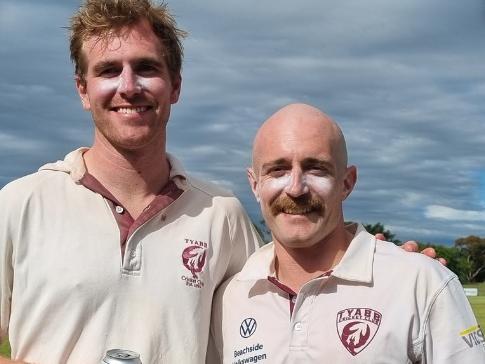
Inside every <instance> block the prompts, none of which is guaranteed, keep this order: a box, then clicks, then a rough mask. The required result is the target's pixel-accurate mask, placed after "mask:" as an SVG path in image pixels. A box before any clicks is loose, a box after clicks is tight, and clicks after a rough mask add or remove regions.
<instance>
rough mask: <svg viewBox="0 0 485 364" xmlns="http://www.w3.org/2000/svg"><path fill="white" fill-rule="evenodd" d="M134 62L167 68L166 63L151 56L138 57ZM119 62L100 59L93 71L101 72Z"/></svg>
mask: <svg viewBox="0 0 485 364" xmlns="http://www.w3.org/2000/svg"><path fill="white" fill-rule="evenodd" d="M133 63H134V65H135V67H136V66H140V65H153V66H156V67H159V68H163V69H164V68H165V66H164V63H162V62H160V61H159V60H157V59H154V58H149V57H144V58H140V59H136V60H134V62H133ZM118 64H119V63H118V62H116V61H111V60H105V61H100V62H98V63H97V64H95V65H94V67H93V71H94V72H95V73H99V72H101V71H102V70H104V69H106V68H110V67H116V66H117V65H118Z"/></svg>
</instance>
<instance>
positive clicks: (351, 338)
mask: <svg viewBox="0 0 485 364" xmlns="http://www.w3.org/2000/svg"><path fill="white" fill-rule="evenodd" d="M381 320H382V315H381V313H380V312H378V311H376V310H373V309H371V308H346V309H345V310H342V311H340V312H339V313H337V333H338V336H339V337H340V341H341V342H342V344H343V345H344V347H345V349H347V351H348V352H349V353H350V354H352V355H353V356H355V355H357V354H358V353H360V352H361V351H362V350H364V349H365V348H366V347H367V346H368V345H369V344H370V342H371V341H372V339H374V336H375V335H376V333H377V330H378V329H379V326H380V325H381Z"/></svg>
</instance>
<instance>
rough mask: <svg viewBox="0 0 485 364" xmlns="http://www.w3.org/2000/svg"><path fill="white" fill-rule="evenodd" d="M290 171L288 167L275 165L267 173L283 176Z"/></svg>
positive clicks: (273, 175) (271, 175)
mask: <svg viewBox="0 0 485 364" xmlns="http://www.w3.org/2000/svg"><path fill="white" fill-rule="evenodd" d="M287 173H288V170H287V168H285V167H282V166H275V167H271V168H269V169H268V171H267V172H266V174H267V175H268V176H270V177H273V178H278V177H283V176H284V175H286V174H287Z"/></svg>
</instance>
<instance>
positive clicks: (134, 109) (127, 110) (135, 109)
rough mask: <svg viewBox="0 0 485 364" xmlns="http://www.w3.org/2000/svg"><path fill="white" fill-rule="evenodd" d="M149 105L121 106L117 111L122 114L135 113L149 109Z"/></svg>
mask: <svg viewBox="0 0 485 364" xmlns="http://www.w3.org/2000/svg"><path fill="white" fill-rule="evenodd" d="M147 110H148V107H146V106H140V107H120V108H118V109H117V110H116V111H117V112H119V113H121V114H134V113H137V112H143V111H147Z"/></svg>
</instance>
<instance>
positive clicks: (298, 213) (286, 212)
mask: <svg viewBox="0 0 485 364" xmlns="http://www.w3.org/2000/svg"><path fill="white" fill-rule="evenodd" d="M311 211H312V210H311V209H305V210H284V211H283V212H284V213H285V214H289V215H305V214H308V213H310V212H311Z"/></svg>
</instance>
